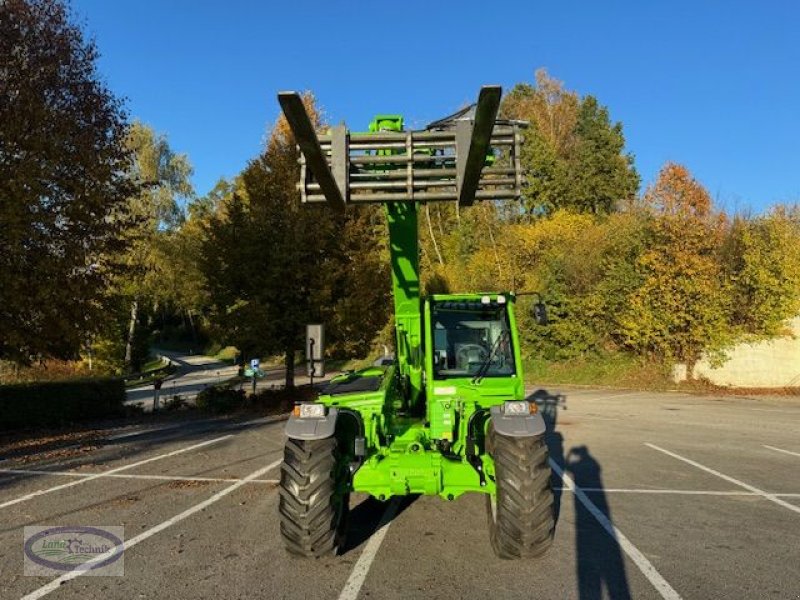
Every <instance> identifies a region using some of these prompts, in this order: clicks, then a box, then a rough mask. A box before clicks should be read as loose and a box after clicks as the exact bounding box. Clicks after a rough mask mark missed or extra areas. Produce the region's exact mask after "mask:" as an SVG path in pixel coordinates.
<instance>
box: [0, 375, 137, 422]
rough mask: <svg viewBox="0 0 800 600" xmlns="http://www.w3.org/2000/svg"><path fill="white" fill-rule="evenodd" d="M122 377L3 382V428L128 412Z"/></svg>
mask: <svg viewBox="0 0 800 600" xmlns="http://www.w3.org/2000/svg"><path fill="white" fill-rule="evenodd" d="M124 401H125V383H124V382H123V380H122V379H119V378H104V379H76V380H71V381H47V382H40V383H20V384H13V385H2V386H0V430H2V429H14V428H19V427H30V426H44V425H62V424H65V423H71V422H75V421H86V420H90V419H96V418H103V417H115V416H119V415H121V414H123V413H124Z"/></svg>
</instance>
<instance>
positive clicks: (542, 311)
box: [531, 302, 549, 325]
mask: <svg viewBox="0 0 800 600" xmlns="http://www.w3.org/2000/svg"><path fill="white" fill-rule="evenodd" d="M531 316H532V317H533V320H534V321H535V322H536V324H537V325H547V324H548V323H549V321H548V320H547V308H546V307H545V305H544V302H537V303H536V304H534V305H533V309H532V310H531Z"/></svg>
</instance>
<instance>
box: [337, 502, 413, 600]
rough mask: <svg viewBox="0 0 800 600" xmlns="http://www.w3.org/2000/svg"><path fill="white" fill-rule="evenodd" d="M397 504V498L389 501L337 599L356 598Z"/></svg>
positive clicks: (348, 599)
mask: <svg viewBox="0 0 800 600" xmlns="http://www.w3.org/2000/svg"><path fill="white" fill-rule="evenodd" d="M399 506H400V501H399V499H397V498H394V499H393V500H391V501H390V502H389V505H388V506H387V507H386V510H385V511H384V512H383V516H382V517H381V520H380V522H379V523H378V529H377V530H376V531H375V533H373V534H372V537H370V538H369V541H368V542H367V545H366V547H365V548H364V550H363V551H362V552H361V556H359V557H358V561H357V562H356V564H355V565H354V566H353V570H352V571H351V572H350V577H348V578H347V583H345V584H344V588H342V593H341V594H339V600H356V598H358V593H359V592H360V591H361V586H363V585H364V580H365V579H366V578H367V573H369V568H370V566H372V561H373V560H375V555H376V554H377V553H378V549H379V548H380V547H381V544H382V543H383V538H384V537H386V532H387V531H388V530H389V525H390V524H391V521H392V519H394V516H395V515H396V514H397V509H398V508H399Z"/></svg>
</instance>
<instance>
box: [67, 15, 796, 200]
mask: <svg viewBox="0 0 800 600" xmlns="http://www.w3.org/2000/svg"><path fill="white" fill-rule="evenodd" d="M73 8H74V11H75V13H76V16H77V17H78V18H79V20H80V21H82V22H83V23H84V24H85V26H86V29H87V31H88V32H89V33H90V34H91V35H93V36H94V37H95V38H96V40H97V43H98V46H99V48H100V51H101V53H102V58H101V61H100V70H101V72H102V74H103V76H104V77H105V78H106V80H107V81H108V83H109V85H110V86H111V88H112V89H113V90H114V91H115V92H116V93H117V94H119V95H121V96H125V97H126V98H127V99H128V104H127V106H128V109H129V111H130V113H131V116H133V117H136V118H139V119H141V120H142V121H145V122H147V123H149V124H151V125H152V126H153V127H154V128H156V130H158V131H161V132H163V133H166V134H167V136H168V137H169V140H170V143H171V145H172V147H173V148H174V149H175V150H176V151H179V152H185V153H187V154H188V155H189V158H190V160H191V162H192V164H193V165H194V167H195V176H194V184H195V187H196V189H197V192H198V193H199V194H204V193H205V192H207V191H208V190H209V189H210V188H211V187H212V186H213V184H214V183H215V182H216V180H217V179H218V178H219V177H221V176H226V177H231V176H234V175H235V174H236V173H238V172H239V171H240V170H241V169H242V167H243V166H244V165H245V164H246V162H247V160H248V159H249V158H251V157H253V156H255V155H256V154H257V153H258V152H259V150H260V148H261V146H262V143H263V140H264V136H265V133H266V131H267V130H268V128H269V126H270V124H271V123H272V122H274V120H275V119H276V117H277V115H278V104H277V101H276V99H275V95H276V93H277V92H278V91H279V90H284V89H296V90H305V89H310V90H312V91H313V92H314V93H315V94H316V95H317V98H318V100H319V101H320V103H321V105H322V106H323V108H324V109H325V112H326V114H327V117H328V118H329V120H331V121H333V122H340V121H342V120H345V121H346V122H347V123H348V125H349V126H350V127H351V128H353V129H361V128H365V127H366V124H367V123H368V122H369V120H370V119H371V117H372V115H373V114H374V113H378V112H399V113H401V114H404V115H405V116H406V121H407V123H410V124H411V125H412V126H422V125H424V124H426V123H427V122H428V121H431V120H434V119H436V118H438V117H441V116H443V115H446V114H448V113H450V112H452V111H454V110H455V109H457V108H459V107H460V106H462V105H463V104H464V103H466V102H470V101H473V100H474V98H475V97H476V96H477V92H478V89H479V87H480V86H481V85H482V84H485V83H500V84H502V85H503V86H504V87H505V88H506V89H510V87H511V86H512V85H513V84H515V83H517V82H521V81H527V82H532V81H533V74H534V71H535V70H536V69H537V68H538V67H545V68H547V69H548V70H549V72H550V73H551V75H553V76H554V77H556V78H558V79H561V80H563V81H565V83H566V85H567V87H568V88H570V89H574V90H576V91H578V92H579V93H581V94H593V95H595V96H596V97H598V99H599V100H600V102H601V103H603V104H605V105H606V106H608V107H609V109H610V111H611V115H612V117H613V118H614V119H615V120H620V121H622V122H623V124H624V130H625V135H626V138H627V144H628V149H629V150H630V151H631V152H633V153H634V155H635V157H636V166H637V168H638V169H639V172H640V173H641V175H642V178H643V181H644V183H645V184H646V183H647V182H649V181H652V179H653V178H654V177H655V175H656V173H657V172H658V169H659V167H660V166H661V165H662V164H663V163H664V162H665V161H667V160H673V161H677V162H681V163H683V164H685V165H686V166H687V167H689V168H690V169H691V170H692V172H693V173H694V174H695V175H696V176H697V177H698V179H700V180H701V181H702V182H703V183H704V184H705V185H706V187H707V188H708V189H709V191H710V192H711V194H712V196H714V197H715V198H716V199H717V201H718V204H719V205H721V206H722V207H724V208H726V209H728V210H751V211H754V212H760V211H762V210H764V209H765V208H767V207H768V206H770V205H771V204H774V203H777V202H797V201H800V76H799V75H798V71H800V68H798V67H800V43H798V41H797V40H798V34H797V32H798V31H800V3H798V2H793V1H790V0H785V1H783V2H778V1H774V2H772V1H765V2H758V3H756V2H749V3H745V2H738V1H727V2H722V1H720V2H717V1H702V2H697V1H694V2H683V1H682V2H650V1H647V0H638V1H629V2H615V1H613V0H603V1H602V2H597V1H592V2H589V1H587V2H575V1H562V2H535V1H527V2H526V1H520V2H512V1H505V2H486V1H485V0H484V1H483V2H471V1H462V2H436V1H432V0H428V1H427V2H417V1H412V0H407V1H405V2H374V1H373V2H335V1H333V0H329V1H328V2H305V1H296V2H274V3H273V2H265V1H258V2H257V1H255V0H253V1H244V0H228V1H227V2H212V1H210V0H194V1H192V0H160V1H156V0H73Z"/></svg>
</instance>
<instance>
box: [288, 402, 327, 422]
mask: <svg viewBox="0 0 800 600" xmlns="http://www.w3.org/2000/svg"><path fill="white" fill-rule="evenodd" d="M294 416H296V417H300V418H301V419H321V418H322V417H324V416H325V405H324V404H315V403H312V402H309V403H306V404H298V405H297V406H295V407H294Z"/></svg>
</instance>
